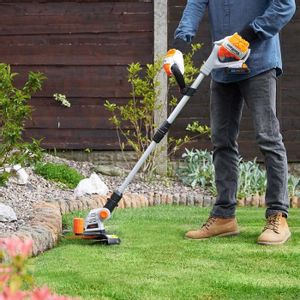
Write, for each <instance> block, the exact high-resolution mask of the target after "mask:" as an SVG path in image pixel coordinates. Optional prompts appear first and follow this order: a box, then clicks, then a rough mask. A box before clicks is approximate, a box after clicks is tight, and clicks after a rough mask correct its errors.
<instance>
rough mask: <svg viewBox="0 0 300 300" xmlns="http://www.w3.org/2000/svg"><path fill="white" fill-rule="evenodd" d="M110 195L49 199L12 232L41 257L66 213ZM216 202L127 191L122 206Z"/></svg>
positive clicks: (252, 200)
mask: <svg viewBox="0 0 300 300" xmlns="http://www.w3.org/2000/svg"><path fill="white" fill-rule="evenodd" d="M107 198H108V196H99V195H93V196H89V197H82V198H79V199H72V200H70V199H62V200H59V201H55V200H46V201H43V202H39V203H37V204H36V205H35V206H34V212H33V215H34V218H33V219H32V220H31V222H30V224H29V225H24V226H22V227H20V229H19V230H18V231H16V232H14V233H12V234H11V235H5V236H2V237H12V236H16V237H19V238H20V239H22V240H24V239H28V238H30V239H32V240H33V251H32V256H37V255H38V254H40V253H43V252H45V251H46V250H49V249H51V248H53V247H54V246H55V245H56V244H57V243H58V241H59V240H60V238H61V236H62V215H64V214H67V213H70V212H73V211H77V210H88V209H93V208H98V207H103V206H104V204H105V203H106V200H107ZM213 204H214V197H211V196H208V195H204V194H199V193H182V194H179V193H175V194H170V193H162V192H157V193H153V192H151V193H147V194H137V193H125V194H124V195H123V198H122V200H121V201H120V203H119V206H118V208H119V209H123V208H139V207H148V206H155V205H188V206H199V207H211V206H212V205H213ZM290 204H291V207H293V208H295V207H297V208H300V197H293V198H291V199H290ZM238 206H252V207H264V206H265V199H264V197H255V196H251V197H248V198H245V199H241V200H239V202H238Z"/></svg>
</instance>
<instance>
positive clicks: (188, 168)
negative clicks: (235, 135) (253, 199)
mask: <svg viewBox="0 0 300 300" xmlns="http://www.w3.org/2000/svg"><path fill="white" fill-rule="evenodd" d="M182 157H183V158H184V166H182V167H180V168H178V170H177V176H178V177H179V179H180V180H181V181H182V182H183V183H184V184H186V185H188V186H191V187H193V188H195V187H196V186H200V187H202V188H206V189H208V190H209V191H210V192H211V193H212V194H213V195H216V193H217V191H216V186H215V177H214V176H215V174H214V166H213V159H212V153H210V152H208V151H207V150H187V149H186V152H185V153H184V154H183V156H182ZM266 185H267V178H266V171H265V170H263V169H262V168H261V167H260V166H259V164H258V163H257V162H256V159H254V160H253V161H242V160H240V164H239V180H238V192H237V197H238V198H239V199H242V198H244V197H247V196H250V195H255V194H258V195H263V194H264V193H265V191H266ZM288 191H289V197H292V196H295V195H296V196H299V195H300V179H299V178H298V177H295V176H293V175H290V174H289V178H288Z"/></svg>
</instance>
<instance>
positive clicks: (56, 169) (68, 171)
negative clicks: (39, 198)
mask: <svg viewBox="0 0 300 300" xmlns="http://www.w3.org/2000/svg"><path fill="white" fill-rule="evenodd" d="M35 173H36V174H39V175H41V176H43V177H44V178H45V179H48V180H52V181H55V182H60V183H63V184H65V185H66V186H68V187H69V188H71V189H72V188H75V187H76V186H77V185H78V183H79V181H80V180H81V179H83V178H84V177H83V176H82V175H81V174H80V173H79V172H78V171H77V170H75V169H73V168H71V167H69V166H68V165H66V164H54V163H37V164H36V165H35Z"/></svg>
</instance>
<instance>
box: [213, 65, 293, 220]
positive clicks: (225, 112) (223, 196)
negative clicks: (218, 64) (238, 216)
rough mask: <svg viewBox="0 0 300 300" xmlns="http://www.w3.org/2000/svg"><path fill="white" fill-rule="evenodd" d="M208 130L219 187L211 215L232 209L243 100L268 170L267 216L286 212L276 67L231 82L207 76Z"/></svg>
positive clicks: (231, 212) (285, 173) (285, 172)
mask: <svg viewBox="0 0 300 300" xmlns="http://www.w3.org/2000/svg"><path fill="white" fill-rule="evenodd" d="M210 101H211V102H210V106H211V109H210V111H211V118H210V119H211V130H212V143H213V146H214V152H213V161H214V167H215V178H216V179H215V180H216V187H217V192H218V195H217V199H216V203H215V205H214V207H213V209H212V211H211V215H212V216H219V217H223V218H229V217H232V216H234V215H235V208H236V203H237V201H236V194H237V187H238V164H239V152H238V144H237V138H238V133H239V125H240V120H241V116H242V110H243V105H244V102H245V104H246V105H247V106H248V108H249V110H250V112H251V116H252V119H253V125H254V129H255V134H256V141H257V144H258V146H259V149H260V151H261V152H262V154H263V156H264V159H265V167H266V173H267V189H266V197H265V199H266V206H267V210H266V217H268V216H270V215H272V214H274V213H277V212H282V213H284V214H285V215H286V216H287V215H288V208H289V201H288V192H287V179H288V167H287V157H286V150H285V147H284V144H283V142H282V135H281V134H280V128H279V122H278V119H277V117H276V71H275V70H274V69H272V70H270V71H267V72H264V73H262V74H259V75H257V76H254V77H251V78H249V79H246V80H243V81H239V82H234V83H229V84H225V83H218V82H215V81H212V82H211V100H210Z"/></svg>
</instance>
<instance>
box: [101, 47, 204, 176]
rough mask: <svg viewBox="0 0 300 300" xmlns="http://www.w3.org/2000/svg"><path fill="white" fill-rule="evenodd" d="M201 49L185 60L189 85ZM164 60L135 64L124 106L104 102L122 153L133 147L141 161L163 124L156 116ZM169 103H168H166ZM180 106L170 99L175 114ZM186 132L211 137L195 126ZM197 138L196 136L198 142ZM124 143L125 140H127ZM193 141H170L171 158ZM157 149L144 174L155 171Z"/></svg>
mask: <svg viewBox="0 0 300 300" xmlns="http://www.w3.org/2000/svg"><path fill="white" fill-rule="evenodd" d="M200 48H201V45H200V44H195V45H192V50H191V52H190V53H189V54H187V55H186V56H185V74H184V75H185V79H186V82H187V84H190V83H191V82H192V81H193V79H194V77H195V75H196V74H198V73H199V68H196V67H195V66H194V64H193V60H192V58H193V56H194V54H195V53H196V52H197V51H198V50H199V49H200ZM161 68H162V59H157V60H156V61H155V62H154V63H153V64H147V65H146V67H145V68H143V67H142V66H141V64H140V63H132V64H130V65H129V67H128V82H129V83H130V85H131V93H130V96H131V99H130V100H129V101H128V102H127V103H126V104H122V105H117V104H115V103H113V102H111V101H109V100H106V102H105V105H104V106H105V108H106V109H107V110H108V111H109V112H111V114H112V117H111V118H110V119H109V120H110V121H111V122H112V124H113V125H114V126H115V128H116V130H117V134H118V138H119V143H120V148H121V150H122V151H123V150H124V149H125V148H126V147H127V146H130V147H131V148H132V149H133V150H134V151H135V152H136V154H137V156H138V157H140V156H141V155H142V154H143V153H144V151H145V150H146V149H147V147H148V146H149V144H150V143H151V141H152V138H153V135H154V133H155V130H156V128H157V127H158V125H160V124H155V122H154V112H155V111H160V109H161V105H159V104H158V103H157V102H156V99H157V97H158V95H159V94H160V92H161V89H160V82H159V80H158V75H159V73H160V72H161ZM176 85H177V83H176V81H175V79H174V78H171V79H170V80H169V88H172V87H174V86H176ZM166 101H167V99H166ZM177 102H178V99H177V98H176V97H175V96H171V99H170V101H169V109H170V110H172V109H173V108H174V107H175V106H176V104H177ZM187 130H188V131H190V132H193V133H196V136H199V135H203V134H209V133H210V129H209V128H208V127H207V126H205V125H201V124H199V122H194V123H192V124H189V125H188V127H187ZM196 136H193V138H195V137H196ZM124 139H125V140H124ZM190 141H191V137H190V136H189V135H185V136H184V137H182V138H177V139H176V138H174V137H169V139H168V156H171V155H173V154H174V153H175V152H176V151H177V150H179V149H180V148H181V147H182V146H183V145H186V144H187V143H189V142H190ZM159 151H161V150H160V149H159V148H156V149H155V150H154V151H153V152H152V154H150V155H149V157H148V159H147V161H146V162H145V163H144V165H143V168H142V171H143V173H144V174H153V172H154V171H155V168H156V165H155V157H157V155H159Z"/></svg>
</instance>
